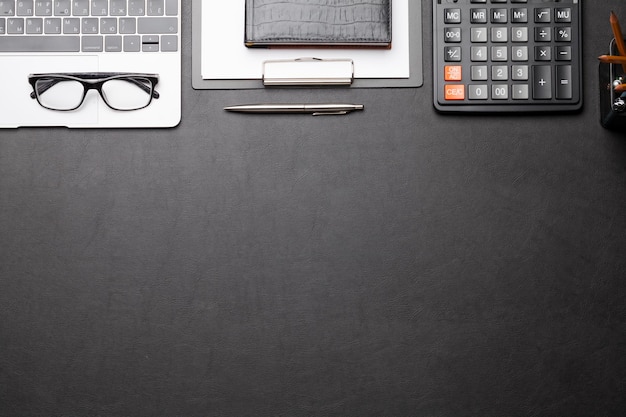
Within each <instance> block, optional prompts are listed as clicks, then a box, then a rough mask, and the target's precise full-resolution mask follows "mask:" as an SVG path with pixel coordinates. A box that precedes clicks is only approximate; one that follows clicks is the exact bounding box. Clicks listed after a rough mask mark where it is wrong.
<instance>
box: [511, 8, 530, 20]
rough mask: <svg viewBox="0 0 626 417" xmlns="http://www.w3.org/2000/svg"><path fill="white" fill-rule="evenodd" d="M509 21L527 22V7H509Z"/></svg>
mask: <svg viewBox="0 0 626 417" xmlns="http://www.w3.org/2000/svg"><path fill="white" fill-rule="evenodd" d="M511 22H512V23H528V9H527V8H519V9H511Z"/></svg>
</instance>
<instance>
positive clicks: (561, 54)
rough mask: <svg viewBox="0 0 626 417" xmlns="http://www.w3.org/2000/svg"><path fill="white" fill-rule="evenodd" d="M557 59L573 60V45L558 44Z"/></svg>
mask: <svg viewBox="0 0 626 417" xmlns="http://www.w3.org/2000/svg"><path fill="white" fill-rule="evenodd" d="M554 59H555V60H557V61H571V60H572V47H571V46H557V47H556V57H555V58H554Z"/></svg>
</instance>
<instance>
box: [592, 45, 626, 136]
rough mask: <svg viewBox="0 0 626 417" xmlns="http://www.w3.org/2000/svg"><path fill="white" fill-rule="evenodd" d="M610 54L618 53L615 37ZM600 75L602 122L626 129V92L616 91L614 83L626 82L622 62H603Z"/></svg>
mask: <svg viewBox="0 0 626 417" xmlns="http://www.w3.org/2000/svg"><path fill="white" fill-rule="evenodd" d="M609 51H610V52H609V55H618V53H617V48H616V47H615V39H611V43H610V44H609ZM598 73H599V76H600V123H601V124H602V126H603V127H605V128H607V129H611V130H624V131H626V92H625V93H621V92H616V91H615V89H614V83H620V82H623V83H624V84H626V71H624V69H623V67H622V65H621V64H606V63H603V62H601V63H600V66H599V68H598Z"/></svg>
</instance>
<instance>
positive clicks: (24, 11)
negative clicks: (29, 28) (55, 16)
mask: <svg viewBox="0 0 626 417" xmlns="http://www.w3.org/2000/svg"><path fill="white" fill-rule="evenodd" d="M17 15H18V16H32V15H33V0H20V1H18V2H17Z"/></svg>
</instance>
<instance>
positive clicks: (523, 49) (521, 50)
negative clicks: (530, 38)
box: [511, 46, 528, 62]
mask: <svg viewBox="0 0 626 417" xmlns="http://www.w3.org/2000/svg"><path fill="white" fill-rule="evenodd" d="M511 61H517V62H520V61H521V62H525V61H528V47H527V46H512V47H511Z"/></svg>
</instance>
